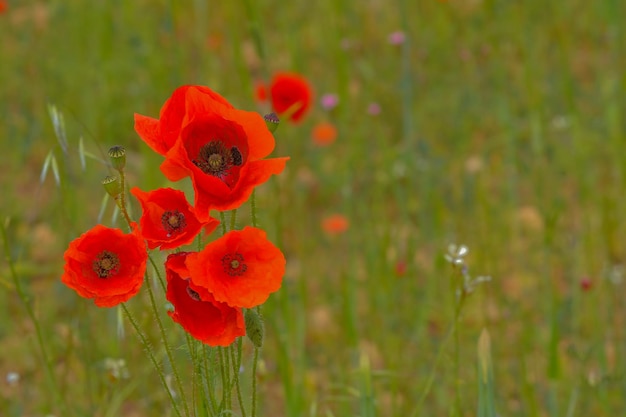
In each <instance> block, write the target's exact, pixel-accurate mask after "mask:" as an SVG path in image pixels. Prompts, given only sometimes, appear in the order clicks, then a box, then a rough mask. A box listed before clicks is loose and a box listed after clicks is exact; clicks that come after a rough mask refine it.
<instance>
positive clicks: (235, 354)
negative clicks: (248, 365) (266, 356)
mask: <svg viewBox="0 0 626 417" xmlns="http://www.w3.org/2000/svg"><path fill="white" fill-rule="evenodd" d="M242 343H243V338H242V337H239V338H237V347H236V348H235V344H234V343H233V344H231V345H230V353H231V357H232V362H233V385H234V386H235V389H236V390H237V401H239V410H240V412H241V416H242V417H246V407H245V406H244V404H243V397H242V395H241V383H240V381H241V380H240V379H239V369H240V368H241V354H242Z"/></svg>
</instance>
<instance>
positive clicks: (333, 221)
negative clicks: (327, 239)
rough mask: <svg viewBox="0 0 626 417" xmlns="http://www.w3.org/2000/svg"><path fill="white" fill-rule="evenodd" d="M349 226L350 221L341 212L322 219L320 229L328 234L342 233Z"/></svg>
mask: <svg viewBox="0 0 626 417" xmlns="http://www.w3.org/2000/svg"><path fill="white" fill-rule="evenodd" d="M349 227H350V222H349V221H348V219H347V218H346V217H345V216H342V215H341V214H333V215H330V216H328V217H326V218H324V219H323V220H322V229H324V231H325V232H326V233H327V234H329V235H338V234H341V233H344V232H345V231H346V230H348V228H349Z"/></svg>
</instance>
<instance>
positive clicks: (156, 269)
mask: <svg viewBox="0 0 626 417" xmlns="http://www.w3.org/2000/svg"><path fill="white" fill-rule="evenodd" d="M148 260H149V261H150V264H151V265H152V268H153V269H154V273H155V274H156V276H157V278H158V279H159V284H161V289H162V290H163V293H164V294H165V293H166V292H167V287H166V286H165V281H164V280H163V277H162V276H161V272H160V271H159V268H158V267H157V265H156V262H154V259H152V256H148Z"/></svg>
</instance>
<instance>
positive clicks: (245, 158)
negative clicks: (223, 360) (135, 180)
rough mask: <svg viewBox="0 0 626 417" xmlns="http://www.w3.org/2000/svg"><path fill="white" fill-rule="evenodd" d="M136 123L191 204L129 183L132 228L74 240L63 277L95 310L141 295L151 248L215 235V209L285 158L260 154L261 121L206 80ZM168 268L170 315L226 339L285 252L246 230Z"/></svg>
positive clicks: (242, 195)
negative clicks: (188, 186)
mask: <svg viewBox="0 0 626 417" xmlns="http://www.w3.org/2000/svg"><path fill="white" fill-rule="evenodd" d="M135 130H136V131H137V133H138V134H139V136H140V137H141V139H143V141H144V142H145V143H146V144H147V145H148V146H150V147H151V148H152V149H153V150H154V151H156V152H158V153H159V154H161V155H163V156H164V157H165V160H164V162H163V163H162V165H161V171H162V172H163V174H164V175H165V176H166V177H167V178H168V179H169V180H171V181H178V180H181V179H183V178H185V177H190V179H191V182H192V184H193V188H194V192H195V198H194V204H193V206H192V205H190V204H189V203H188V202H187V199H186V198H185V195H184V193H183V192H181V191H178V190H174V189H172V188H162V189H157V190H153V191H150V192H145V191H142V190H140V189H138V188H136V187H135V188H132V189H131V193H132V194H133V195H134V196H135V197H136V198H137V200H139V202H140V204H141V207H142V209H143V210H142V216H141V219H140V220H139V224H137V223H136V222H133V221H132V220H130V218H128V220H129V225H130V228H131V232H130V233H124V232H122V231H121V230H120V229H113V228H108V227H105V226H103V225H97V226H95V227H94V228H92V229H91V230H89V231H88V232H86V233H85V234H83V235H82V236H80V237H79V238H78V239H76V240H74V241H72V242H71V243H70V245H69V248H68V249H67V251H66V252H65V255H64V257H65V269H64V274H63V277H62V281H63V282H64V283H65V284H66V285H67V286H69V287H70V288H72V289H74V290H75V291H76V292H77V293H78V294H79V295H80V296H82V297H85V298H93V299H94V302H95V304H96V305H98V306H100V307H112V306H115V305H117V304H119V303H122V302H125V301H127V300H129V299H130V298H131V297H133V296H134V295H135V294H137V293H138V292H139V290H140V288H141V285H142V283H143V280H144V275H145V271H146V263H147V260H148V251H147V248H149V249H155V248H159V249H161V250H169V249H178V248H180V247H181V246H183V245H187V244H189V243H191V242H192V241H193V240H194V239H195V238H196V237H197V235H198V234H199V233H201V232H202V231H204V232H205V233H211V232H212V231H213V230H215V228H216V227H217V226H218V224H219V221H218V220H216V219H214V218H213V217H211V216H210V214H209V212H210V211H211V210H217V211H226V210H233V209H236V208H238V207H239V206H240V205H241V204H243V203H244V202H245V201H246V200H247V199H248V198H249V197H250V195H251V194H252V191H253V189H254V188H255V187H256V186H257V185H260V184H262V183H264V182H265V181H266V180H267V179H268V178H269V177H270V176H272V175H275V174H279V173H280V172H282V170H283V169H284V167H285V163H286V161H287V159H289V158H287V157H282V158H273V159H264V158H265V157H266V156H268V155H269V154H270V153H271V152H272V150H273V149H274V137H273V136H272V133H271V132H270V130H269V129H268V127H267V124H266V121H265V120H264V118H263V117H261V116H260V115H259V114H258V113H254V112H247V111H242V110H238V109H235V108H234V107H233V106H232V105H231V104H230V103H229V102H228V101H226V100H225V99H224V98H223V97H222V96H220V95H219V94H217V93H215V92H214V91H212V90H211V89H209V88H207V87H202V86H184V87H180V88H178V89H177V90H176V91H174V93H173V94H172V96H171V97H170V98H169V99H168V100H167V101H166V103H165V104H164V105H163V107H162V109H161V113H160V117H159V119H155V118H152V117H147V116H142V115H139V114H136V115H135ZM118 169H120V168H118ZM121 169H122V170H123V168H121ZM120 172H121V173H122V171H120ZM122 174H123V173H122ZM120 192H121V193H123V192H124V190H123V189H121V190H120ZM122 201H123V200H122ZM121 208H122V210H123V211H124V210H125V208H124V207H121ZM165 271H166V277H167V290H166V297H167V299H168V300H169V301H170V302H171V303H172V305H173V306H174V310H173V311H170V312H168V313H169V315H170V316H171V317H172V318H173V319H174V321H176V322H177V323H179V324H180V325H181V326H182V327H183V328H184V329H185V330H186V331H187V332H189V334H191V335H192V336H193V337H195V338H196V339H198V340H200V341H202V342H204V343H207V344H209V345H212V346H227V345H229V344H230V343H232V342H233V341H234V340H235V338H237V337H238V336H242V335H244V334H245V331H246V330H245V323H244V318H243V314H242V308H252V307H255V306H258V305H260V304H262V303H263V302H265V300H267V298H268V297H269V294H270V293H272V292H274V291H276V290H278V288H279V287H280V285H281V281H282V277H283V275H284V272H285V258H284V256H283V254H282V252H281V251H280V250H279V249H278V248H277V247H276V246H274V245H273V244H272V243H271V242H270V241H268V240H267V238H266V234H265V232H264V231H263V230H261V229H258V228H255V227H245V228H244V229H242V230H231V231H229V232H228V233H226V234H224V235H223V236H222V237H220V238H218V239H216V240H213V241H212V242H210V243H208V244H207V245H206V246H205V247H204V248H203V249H202V250H200V251H199V252H181V251H176V252H174V253H172V254H170V255H169V256H168V257H167V260H166V262H165Z"/></svg>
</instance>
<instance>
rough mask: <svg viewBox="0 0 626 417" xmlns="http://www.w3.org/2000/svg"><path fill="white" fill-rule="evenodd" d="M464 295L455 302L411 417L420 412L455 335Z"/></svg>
mask: <svg viewBox="0 0 626 417" xmlns="http://www.w3.org/2000/svg"><path fill="white" fill-rule="evenodd" d="M465 295H466V293H465V292H462V293H461V298H460V299H459V300H458V302H457V306H456V308H455V314H454V320H453V322H452V323H451V324H450V328H449V329H448V331H447V332H446V335H445V337H444V339H443V342H441V345H440V346H439V351H438V352H437V356H436V357H435V361H434V362H433V365H432V368H431V369H430V374H429V375H428V379H427V380H426V386H425V387H424V391H423V392H422V395H421V396H420V398H419V400H418V402H417V405H416V406H415V409H414V410H413V412H412V413H411V417H416V416H418V415H419V411H420V410H421V408H422V405H423V404H424V400H425V399H426V397H427V396H428V394H429V393H430V389H431V388H432V385H433V382H434V380H435V374H436V371H437V368H438V366H439V362H440V361H441V358H442V357H443V352H444V351H445V347H446V345H447V344H448V341H450V339H451V338H452V336H453V335H454V333H456V327H457V322H458V320H459V316H460V314H461V309H462V307H463V303H464V302H465Z"/></svg>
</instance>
